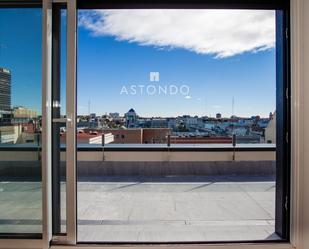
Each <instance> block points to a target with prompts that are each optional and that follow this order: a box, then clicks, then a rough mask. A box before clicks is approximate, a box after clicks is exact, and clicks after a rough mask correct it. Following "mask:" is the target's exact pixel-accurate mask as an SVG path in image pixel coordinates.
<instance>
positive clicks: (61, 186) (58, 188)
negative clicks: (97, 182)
mask: <svg viewBox="0 0 309 249" xmlns="http://www.w3.org/2000/svg"><path fill="white" fill-rule="evenodd" d="M61 7H62V6H56V5H54V9H53V12H54V15H53V18H54V19H53V25H54V27H53V30H54V31H53V35H54V44H53V59H54V63H53V65H54V68H53V94H52V95H53V234H55V235H57V234H64V233H66V120H65V119H66V52H67V51H66V32H67V27H66V24H67V21H66V18H67V10H66V9H64V8H63V9H61ZM57 38H59V39H57Z"/></svg>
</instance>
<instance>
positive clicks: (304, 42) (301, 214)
mask: <svg viewBox="0 0 309 249" xmlns="http://www.w3.org/2000/svg"><path fill="white" fill-rule="evenodd" d="M291 8H292V11H291V13H292V19H291V35H292V46H291V52H292V54H291V60H292V61H291V62H292V63H291V64H292V151H293V153H292V204H291V205H292V211H293V212H292V214H291V223H292V224H291V228H292V238H291V239H292V242H293V244H294V246H295V248H300V249H308V248H309V153H308V152H309V0H291Z"/></svg>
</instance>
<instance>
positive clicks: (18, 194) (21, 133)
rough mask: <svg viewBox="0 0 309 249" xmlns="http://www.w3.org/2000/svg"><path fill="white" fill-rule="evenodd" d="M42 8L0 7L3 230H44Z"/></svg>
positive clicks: (0, 219)
mask: <svg viewBox="0 0 309 249" xmlns="http://www.w3.org/2000/svg"><path fill="white" fill-rule="evenodd" d="M41 20H42V15H41V9H0V200H1V201H0V233H9V234H10V233H41V232H42V191H41V123H42V122H41V113H42V112H41V99H42V96H41V91H42V87H41V83H42V75H41V68H42V64H41V58H42V54H41V51H42V46H41V38H42V31H41V30H42V23H41Z"/></svg>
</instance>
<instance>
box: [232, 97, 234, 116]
mask: <svg viewBox="0 0 309 249" xmlns="http://www.w3.org/2000/svg"><path fill="white" fill-rule="evenodd" d="M234 107H235V99H234V96H233V98H232V116H234Z"/></svg>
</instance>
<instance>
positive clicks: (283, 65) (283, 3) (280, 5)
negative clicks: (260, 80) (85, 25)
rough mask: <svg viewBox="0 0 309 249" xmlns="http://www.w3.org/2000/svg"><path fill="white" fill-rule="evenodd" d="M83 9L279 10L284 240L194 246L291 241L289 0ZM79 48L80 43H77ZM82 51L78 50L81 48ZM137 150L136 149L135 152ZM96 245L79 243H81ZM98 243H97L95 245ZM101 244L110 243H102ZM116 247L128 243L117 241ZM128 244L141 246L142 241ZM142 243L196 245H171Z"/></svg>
mask: <svg viewBox="0 0 309 249" xmlns="http://www.w3.org/2000/svg"><path fill="white" fill-rule="evenodd" d="M82 9H253V10H275V11H276V24H275V25H276V118H277V120H276V197H275V198H276V204H275V231H276V233H277V234H278V235H279V236H280V237H281V239H280V240H242V241H205V242H193V243H194V244H213V243H215V244H217V243H248V242H250V243H274V242H289V241H290V183H291V181H290V177H291V146H290V141H291V137H290V136H291V135H290V132H289V131H290V127H291V111H290V106H291V104H290V101H291V90H290V89H291V87H290V86H291V79H290V68H291V64H290V2H289V1H288V0H167V1H164V0H118V1H114V0H77V11H78V10H82ZM77 48H78V44H77ZM77 51H78V49H77ZM135 150H136V149H135ZM89 243H90V244H92V242H78V244H89ZM94 244H97V242H96V243H94ZM100 244H106V243H104V242H101V243H100ZM112 244H125V243H124V242H113V243H112ZM126 244H141V243H138V242H132V243H126ZM142 244H192V242H175V243H174V242H167V243H160V242H158V243H153V242H151V243H147V242H146V243H145V242H143V243H142Z"/></svg>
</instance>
